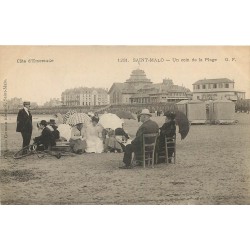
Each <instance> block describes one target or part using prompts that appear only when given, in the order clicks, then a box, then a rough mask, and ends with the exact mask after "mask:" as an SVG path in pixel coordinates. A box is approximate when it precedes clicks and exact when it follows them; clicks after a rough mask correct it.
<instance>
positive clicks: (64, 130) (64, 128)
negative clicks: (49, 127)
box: [57, 124, 71, 141]
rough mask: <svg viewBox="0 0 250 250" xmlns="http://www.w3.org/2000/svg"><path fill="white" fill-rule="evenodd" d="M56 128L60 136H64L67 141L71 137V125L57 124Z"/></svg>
mask: <svg viewBox="0 0 250 250" xmlns="http://www.w3.org/2000/svg"><path fill="white" fill-rule="evenodd" d="M57 130H58V131H59V133H60V137H63V138H65V139H66V140H67V141H69V139H70V137H71V127H70V125H68V124H59V126H58V128H57Z"/></svg>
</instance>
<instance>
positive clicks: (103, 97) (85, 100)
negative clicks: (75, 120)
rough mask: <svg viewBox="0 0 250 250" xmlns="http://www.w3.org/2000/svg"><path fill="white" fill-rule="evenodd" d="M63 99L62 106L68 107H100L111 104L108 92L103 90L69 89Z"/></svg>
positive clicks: (63, 94) (64, 93)
mask: <svg viewBox="0 0 250 250" xmlns="http://www.w3.org/2000/svg"><path fill="white" fill-rule="evenodd" d="M61 98H62V104H63V105H66V106H99V105H107V104H108V103H109V98H108V91H107V90H106V89H103V88H87V87H80V88H74V89H67V90H65V91H64V92H63V93H62V96H61Z"/></svg>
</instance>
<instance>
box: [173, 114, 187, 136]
mask: <svg viewBox="0 0 250 250" xmlns="http://www.w3.org/2000/svg"><path fill="white" fill-rule="evenodd" d="M175 114H176V116H175V121H176V124H177V125H178V127H179V133H180V134H181V139H182V140H183V139H185V137H186V136H187V134H188V132H189V126H190V125H189V120H188V118H187V116H186V115H185V114H184V113H183V112H181V111H179V110H177V111H176V112H175Z"/></svg>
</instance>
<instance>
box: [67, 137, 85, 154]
mask: <svg viewBox="0 0 250 250" xmlns="http://www.w3.org/2000/svg"><path fill="white" fill-rule="evenodd" d="M69 143H70V144H69V145H70V147H71V149H72V151H73V152H74V153H78V152H82V153H83V152H84V151H85V150H86V148H87V144H86V141H85V140H84V141H82V140H81V139H77V140H73V139H70V140H69Z"/></svg>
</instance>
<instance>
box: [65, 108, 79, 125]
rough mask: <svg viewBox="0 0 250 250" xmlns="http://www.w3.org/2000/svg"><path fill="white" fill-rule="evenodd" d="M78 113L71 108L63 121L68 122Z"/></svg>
mask: <svg viewBox="0 0 250 250" xmlns="http://www.w3.org/2000/svg"><path fill="white" fill-rule="evenodd" d="M75 113H77V112H76V111H75V110H69V111H68V112H67V113H66V114H65V115H64V116H63V123H64V124H66V123H67V120H68V119H69V117H70V116H71V115H73V114H75Z"/></svg>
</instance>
